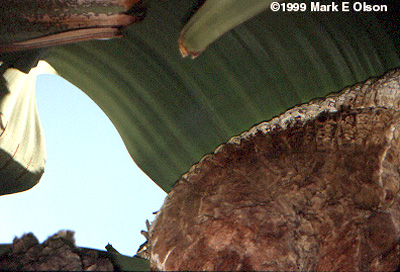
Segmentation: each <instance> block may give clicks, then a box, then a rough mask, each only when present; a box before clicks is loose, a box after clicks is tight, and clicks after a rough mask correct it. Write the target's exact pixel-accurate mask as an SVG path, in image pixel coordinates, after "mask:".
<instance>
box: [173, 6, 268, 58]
mask: <svg viewBox="0 0 400 272" xmlns="http://www.w3.org/2000/svg"><path fill="white" fill-rule="evenodd" d="M272 2H274V0H249V1H243V0H207V1H206V2H205V3H204V4H203V5H202V6H201V8H200V9H199V10H198V11H197V12H196V14H195V15H194V16H193V17H192V18H191V19H190V20H189V22H188V23H187V24H186V25H185V27H184V28H183V29H182V31H181V35H180V38H179V47H180V50H181V53H182V55H183V56H184V57H185V56H187V55H192V56H193V57H195V56H197V55H198V54H200V52H202V51H204V50H205V49H206V47H207V46H208V45H209V44H211V43H212V42H214V41H215V40H216V39H218V38H219V37H221V36H222V35H223V34H225V33H226V32H228V31H229V30H231V29H232V28H234V27H236V26H238V25H239V24H241V23H243V22H244V21H246V20H248V19H250V18H252V17H254V16H255V15H257V14H258V13H260V12H262V11H264V10H265V9H267V8H268V7H269V6H270V5H271V3H272Z"/></svg>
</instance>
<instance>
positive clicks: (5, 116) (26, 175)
mask: <svg viewBox="0 0 400 272" xmlns="http://www.w3.org/2000/svg"><path fill="white" fill-rule="evenodd" d="M3 65H5V64H3ZM40 73H55V72H54V70H53V69H52V68H51V67H50V66H49V65H48V64H46V63H44V62H40V63H39V65H38V66H37V67H36V68H34V69H32V70H31V71H30V72H29V74H25V73H23V72H21V71H19V70H17V69H15V68H8V69H7V70H6V71H5V72H4V74H3V85H2V91H1V95H0V184H1V186H0V195H4V194H11V193H15V192H20V191H24V190H27V189H30V188H31V187H33V186H34V185H36V183H37V182H38V181H39V179H40V177H41V176H42V174H43V171H44V165H45V161H46V152H45V143H44V136H43V131H42V128H41V125H40V121H39V117H38V113H37V109H36V99H35V81H36V76H37V75H38V74H40Z"/></svg>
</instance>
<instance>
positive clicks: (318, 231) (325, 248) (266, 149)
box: [147, 70, 400, 271]
mask: <svg viewBox="0 0 400 272" xmlns="http://www.w3.org/2000/svg"><path fill="white" fill-rule="evenodd" d="M399 105H400V70H395V71H392V72H389V73H387V74H386V75H385V76H383V77H382V78H380V79H370V80H367V81H366V82H364V83H362V84H357V85H354V86H352V87H349V88H346V89H345V90H343V91H342V92H340V93H337V94H332V95H330V96H328V97H326V98H324V99H320V100H315V101H312V102H310V103H308V104H304V105H301V106H298V107H295V108H292V109H290V110H288V111H287V112H285V113H284V114H282V115H280V116H278V117H276V118H274V119H272V120H271V121H269V122H264V123H261V124H259V125H256V126H254V127H253V128H251V129H250V130H249V131H247V132H244V133H242V134H241V135H239V136H236V137H233V138H232V139H230V140H229V141H228V142H227V143H226V144H224V145H221V146H220V147H218V148H217V149H216V150H215V152H214V153H213V154H209V155H206V156H204V157H203V158H202V160H201V161H200V162H199V163H198V164H196V165H194V166H193V167H192V168H191V169H190V171H189V172H188V173H186V174H185V175H183V176H182V178H181V179H180V180H179V181H178V182H177V183H176V185H175V187H174V189H173V190H172V191H171V193H170V194H169V195H168V196H167V198H166V200H165V202H164V205H163V206H162V208H161V210H160V211H159V212H158V214H157V216H156V219H155V221H154V222H153V224H152V225H151V227H150V230H149V241H148V243H147V248H148V254H149V255H150V263H151V268H152V269H153V270H264V271H265V270H271V271H275V270H277V271H294V270H323V271H333V270H339V271H362V270H371V271H379V270H381V271H388V270H395V269H396V268H398V266H399V256H400V247H399V244H398V241H399V229H400V208H399V180H400V179H399V166H400V160H399V152H400V149H399V138H400V132H399V130H400V122H399V116H400V115H399V110H400V106H399Z"/></svg>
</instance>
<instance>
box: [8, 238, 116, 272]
mask: <svg viewBox="0 0 400 272" xmlns="http://www.w3.org/2000/svg"><path fill="white" fill-rule="evenodd" d="M0 270H11V271H16V270H29V271H60V270H61V271H114V266H113V264H112V261H111V260H110V259H108V258H107V257H106V256H104V255H101V254H99V252H98V251H96V250H91V249H85V248H78V247H76V246H75V240H74V233H73V232H72V231H60V232H58V233H57V234H55V235H53V236H51V237H49V238H48V239H47V240H46V241H45V242H43V244H39V241H38V240H37V238H36V237H35V236H34V235H33V234H32V233H29V234H25V235H24V236H22V237H21V238H15V239H14V241H13V244H12V247H11V250H10V251H9V252H8V253H5V254H3V255H2V256H0Z"/></svg>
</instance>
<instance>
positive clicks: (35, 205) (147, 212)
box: [0, 75, 166, 256]
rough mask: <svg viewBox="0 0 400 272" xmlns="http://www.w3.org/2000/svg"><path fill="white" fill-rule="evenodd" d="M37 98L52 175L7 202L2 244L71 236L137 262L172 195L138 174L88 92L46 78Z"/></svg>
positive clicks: (2, 206) (0, 205) (0, 202)
mask: <svg viewBox="0 0 400 272" xmlns="http://www.w3.org/2000/svg"><path fill="white" fill-rule="evenodd" d="M36 97H37V104H38V111H39V116H40V120H41V123H42V127H43V129H44V133H45V137H46V148H47V162H46V168H45V173H44V175H43V177H42V179H41V181H40V182H39V184H38V185H36V186H35V187H34V188H32V189H31V190H28V191H26V192H22V193H17V194H12V195H6V196H1V197H0V218H1V219H0V221H1V226H2V228H1V231H0V244H3V243H11V242H12V240H13V238H14V236H18V237H19V236H21V235H22V234H23V233H27V232H33V233H34V234H35V235H36V237H37V238H38V239H39V240H40V242H43V241H44V240H45V239H46V238H47V237H48V236H51V235H53V234H54V233H56V232H58V231H59V230H61V229H69V230H74V231H75V239H76V244H77V245H78V246H81V247H89V248H97V249H102V250H104V247H105V246H106V245H107V243H110V244H112V245H113V247H114V248H115V249H117V250H118V251H119V252H120V253H122V254H125V255H128V256H133V255H134V254H135V253H136V250H137V249H138V247H139V246H140V244H142V243H144V241H145V239H144V237H143V236H142V235H141V234H140V231H141V230H142V229H145V228H146V224H145V221H146V219H150V221H151V220H153V219H154V215H153V214H152V213H153V212H155V211H157V210H158V209H159V208H160V207H161V205H162V203H163V201H164V198H165V196H166V194H165V192H164V191H162V190H161V189H160V188H159V187H158V186H157V185H156V184H155V183H154V182H153V181H151V180H150V179H149V178H148V177H147V176H146V175H145V174H144V173H143V172H142V171H141V170H140V169H139V168H138V167H137V166H136V164H135V163H134V162H133V160H132V159H131V157H130V156H129V154H128V152H127V150H126V148H125V146H124V144H123V142H122V140H121V138H120V136H119V134H118V132H117V130H116V129H115V128H114V126H113V125H112V123H111V121H110V120H109V119H108V117H107V116H106V115H105V114H104V113H103V112H102V111H101V110H100V108H99V107H98V106H97V105H96V104H95V103H94V102H93V101H92V100H91V99H90V98H89V97H88V96H86V94H84V93H83V92H82V91H80V90H79V89H77V88H76V87H74V86H73V85H72V84H70V83H68V82H67V81H65V80H63V79H62V78H59V77H57V76H54V75H41V76H39V77H38V80H37V84H36Z"/></svg>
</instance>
